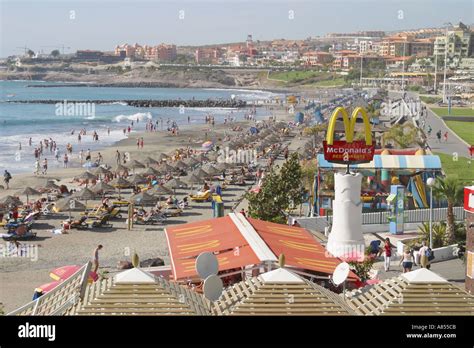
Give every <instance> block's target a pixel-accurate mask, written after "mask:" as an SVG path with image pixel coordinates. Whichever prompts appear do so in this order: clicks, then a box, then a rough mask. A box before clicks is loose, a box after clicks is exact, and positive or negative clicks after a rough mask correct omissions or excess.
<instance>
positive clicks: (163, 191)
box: [149, 185, 173, 196]
mask: <svg viewBox="0 0 474 348" xmlns="http://www.w3.org/2000/svg"><path fill="white" fill-rule="evenodd" d="M149 192H150V193H151V194H153V195H158V196H166V195H170V194H172V193H173V191H172V190H170V189H169V188H167V187H164V186H162V185H157V186H155V187H154V188H152V189H151V190H149Z"/></svg>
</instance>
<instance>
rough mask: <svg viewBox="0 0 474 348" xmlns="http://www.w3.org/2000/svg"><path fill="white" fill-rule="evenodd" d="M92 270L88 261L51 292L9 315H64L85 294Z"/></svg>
mask: <svg viewBox="0 0 474 348" xmlns="http://www.w3.org/2000/svg"><path fill="white" fill-rule="evenodd" d="M90 270H91V263H90V262H88V263H86V264H85V265H84V266H82V267H81V268H80V269H79V270H77V272H76V273H74V274H73V275H72V276H71V277H69V278H68V279H66V280H64V281H63V282H61V283H60V284H59V285H58V286H56V287H55V288H54V289H53V290H51V291H50V292H48V293H46V294H44V295H43V296H41V297H39V298H37V299H36V300H33V301H31V302H29V303H27V304H26V305H24V306H22V307H20V308H18V309H16V310H14V311H13V312H10V313H8V314H7V315H63V314H64V313H65V312H66V311H67V310H68V309H69V308H70V307H72V306H74V304H75V303H76V302H77V301H78V300H79V299H80V298H81V297H82V296H83V293H84V290H85V286H86V285H87V280H88V278H89V272H90Z"/></svg>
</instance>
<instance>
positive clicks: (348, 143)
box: [323, 107, 375, 164]
mask: <svg viewBox="0 0 474 348" xmlns="http://www.w3.org/2000/svg"><path fill="white" fill-rule="evenodd" d="M339 114H341V115H342V121H343V122H344V131H345V138H346V140H344V141H342V140H334V131H335V127H336V120H337V118H338V116H339ZM359 114H360V115H361V116H362V120H363V121H364V128H365V140H353V138H354V129H355V124H356V120H357V117H358V115H359ZM323 149H324V159H326V161H328V162H334V163H342V164H356V163H366V162H370V161H372V160H373V158H374V154H375V146H374V144H373V143H372V129H371V127H370V122H369V118H368V116H367V113H366V112H365V110H364V109H363V108H361V107H358V108H356V109H354V111H353V112H352V115H351V118H349V116H348V114H347V111H346V110H345V109H344V108H343V107H338V108H336V109H335V110H334V112H333V113H332V115H331V118H330V119H329V124H328V130H327V134H326V141H324V142H323Z"/></svg>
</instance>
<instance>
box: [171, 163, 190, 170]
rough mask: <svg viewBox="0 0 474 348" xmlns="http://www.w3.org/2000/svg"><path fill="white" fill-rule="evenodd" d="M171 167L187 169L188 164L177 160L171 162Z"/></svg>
mask: <svg viewBox="0 0 474 348" xmlns="http://www.w3.org/2000/svg"><path fill="white" fill-rule="evenodd" d="M173 167H175V168H176V169H187V168H188V165H187V164H186V163H184V162H183V161H178V162H176V163H174V164H173Z"/></svg>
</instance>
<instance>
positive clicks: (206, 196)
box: [189, 190, 211, 202]
mask: <svg viewBox="0 0 474 348" xmlns="http://www.w3.org/2000/svg"><path fill="white" fill-rule="evenodd" d="M189 198H190V199H191V200H192V201H196V202H207V201H209V200H210V199H211V191H210V190H207V191H206V192H199V193H197V194H195V195H191V196H189Z"/></svg>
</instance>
